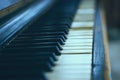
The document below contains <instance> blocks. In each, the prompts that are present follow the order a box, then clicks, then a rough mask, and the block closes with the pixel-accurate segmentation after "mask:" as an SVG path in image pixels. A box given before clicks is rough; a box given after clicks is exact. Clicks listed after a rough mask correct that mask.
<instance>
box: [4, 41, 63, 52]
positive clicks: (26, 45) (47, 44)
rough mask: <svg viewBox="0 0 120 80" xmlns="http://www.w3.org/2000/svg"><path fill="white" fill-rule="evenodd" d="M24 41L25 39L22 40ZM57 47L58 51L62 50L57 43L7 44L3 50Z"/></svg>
mask: <svg viewBox="0 0 120 80" xmlns="http://www.w3.org/2000/svg"><path fill="white" fill-rule="evenodd" d="M24 40H25V39H24ZM49 45H50V46H57V47H58V48H59V49H60V50H63V48H62V46H61V45H60V44H59V42H44V43H40V42H39V43H17V44H12V43H11V44H9V45H8V46H6V47H5V48H20V47H28V46H32V47H39V46H49Z"/></svg>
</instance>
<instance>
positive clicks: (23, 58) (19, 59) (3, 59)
mask: <svg viewBox="0 0 120 80" xmlns="http://www.w3.org/2000/svg"><path fill="white" fill-rule="evenodd" d="M3 62H4V63H13V62H15V63H16V62H17V63H21V62H35V63H36V62H38V63H41V62H49V63H50V65H52V66H54V65H55V64H54V59H53V58H52V57H50V56H41V55H37V56H12V57H9V56H8V57H7V56H0V63H3Z"/></svg>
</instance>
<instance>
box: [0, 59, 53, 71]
mask: <svg viewBox="0 0 120 80" xmlns="http://www.w3.org/2000/svg"><path fill="white" fill-rule="evenodd" d="M0 65H1V66H0V69H6V68H8V69H10V68H24V69H26V68H28V69H29V68H40V69H41V70H45V71H51V70H52V69H51V68H52V66H53V65H52V64H51V62H50V60H49V61H32V60H31V61H18V62H0Z"/></svg>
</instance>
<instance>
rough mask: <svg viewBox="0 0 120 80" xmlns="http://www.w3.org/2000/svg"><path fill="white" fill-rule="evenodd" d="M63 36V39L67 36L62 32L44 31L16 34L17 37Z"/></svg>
mask: <svg viewBox="0 0 120 80" xmlns="http://www.w3.org/2000/svg"><path fill="white" fill-rule="evenodd" d="M58 35H59V36H61V35H62V36H63V37H64V38H65V39H67V36H66V34H65V33H64V32H59V33H58V32H44V33H40V32H39V33H30V34H21V35H18V37H26V36H58Z"/></svg>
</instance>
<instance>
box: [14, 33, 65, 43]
mask: <svg viewBox="0 0 120 80" xmlns="http://www.w3.org/2000/svg"><path fill="white" fill-rule="evenodd" d="M42 38H60V39H62V40H63V41H64V42H65V38H64V37H63V36H62V35H55V36H52V35H51V36H44V35H43V36H25V37H24V36H23V37H22V36H20V37H17V38H15V40H21V39H24V40H26V39H42Z"/></svg>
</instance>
